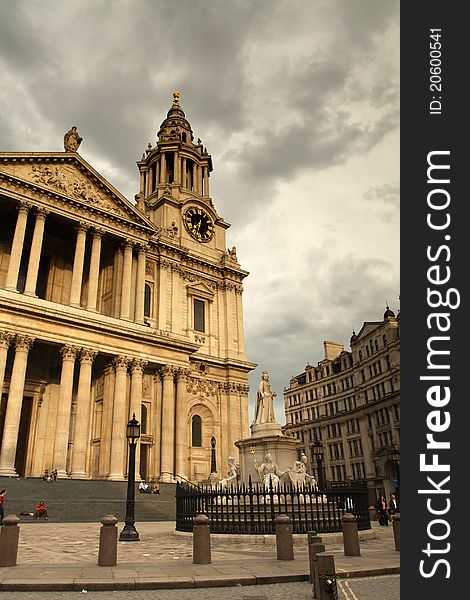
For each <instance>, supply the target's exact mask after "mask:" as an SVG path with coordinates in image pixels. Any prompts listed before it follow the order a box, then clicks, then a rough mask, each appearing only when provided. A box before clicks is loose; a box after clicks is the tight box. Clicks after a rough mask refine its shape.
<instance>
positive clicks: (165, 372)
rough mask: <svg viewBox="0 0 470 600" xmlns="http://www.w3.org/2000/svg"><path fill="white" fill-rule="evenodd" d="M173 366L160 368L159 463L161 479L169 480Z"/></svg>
mask: <svg viewBox="0 0 470 600" xmlns="http://www.w3.org/2000/svg"><path fill="white" fill-rule="evenodd" d="M174 372H175V370H174V368H173V367H170V366H169V365H166V366H165V367H163V368H162V369H161V370H160V376H161V378H162V381H163V392H162V439H161V448H162V456H161V465H162V473H163V481H171V475H169V473H174V466H175V465H174V463H175V395H174V385H173V376H174Z"/></svg>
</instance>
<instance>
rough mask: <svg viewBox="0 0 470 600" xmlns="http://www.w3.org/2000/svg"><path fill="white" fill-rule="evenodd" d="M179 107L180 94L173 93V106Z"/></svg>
mask: <svg viewBox="0 0 470 600" xmlns="http://www.w3.org/2000/svg"><path fill="white" fill-rule="evenodd" d="M179 105H180V93H179V92H173V106H179Z"/></svg>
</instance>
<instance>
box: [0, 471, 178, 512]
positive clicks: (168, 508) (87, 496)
mask: <svg viewBox="0 0 470 600" xmlns="http://www.w3.org/2000/svg"><path fill="white" fill-rule="evenodd" d="M3 488H6V490H7V493H6V497H5V504H4V509H5V515H8V514H16V515H18V516H20V513H21V512H34V509H35V507H36V504H37V503H38V502H39V500H44V501H45V502H46V505H47V508H48V513H49V521H50V522H55V523H86V522H91V521H94V522H98V523H99V522H100V520H101V518H102V517H103V516H104V515H108V514H112V515H115V516H116V517H117V519H118V520H119V521H123V520H124V517H125V513H126V496H127V481H87V480H73V479H61V480H59V481H58V482H56V483H52V482H50V483H48V482H46V481H42V479H37V478H33V477H27V478H22V479H19V478H14V477H0V489H3ZM175 489H176V485H174V484H171V483H162V484H160V493H159V494H141V493H139V491H138V483H136V485H135V520H136V522H138V521H174V520H175V512H176V500H175ZM20 519H21V520H22V521H23V522H30V521H31V522H34V519H33V518H31V517H28V516H20Z"/></svg>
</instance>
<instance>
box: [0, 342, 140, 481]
mask: <svg viewBox="0 0 470 600" xmlns="http://www.w3.org/2000/svg"><path fill="white" fill-rule="evenodd" d="M34 341H35V339H34V338H33V337H31V336H28V335H24V334H15V333H12V332H0V390H2V389H3V382H4V376H5V366H6V361H7V353H8V349H9V347H10V346H12V347H13V348H14V359H13V366H12V372H11V380H10V388H9V393H8V400H7V406H6V413H5V420H4V427H3V440H2V445H1V452H0V475H3V476H15V475H16V474H17V473H16V470H15V456H16V450H17V444H18V434H19V427H20V416H21V408H22V404H23V394H24V388H25V381H26V369H27V363H28V354H29V350H30V349H31V347H32V345H33V343H34ZM60 355H61V357H62V367H61V375H60V384H59V398H58V405H57V413H56V415H55V435H54V443H53V458H52V463H53V466H54V468H55V469H57V472H58V475H59V477H68V473H67V470H66V467H67V454H68V444H69V434H70V432H69V429H70V414H71V410H72V393H73V381H74V371H75V363H76V362H77V361H78V362H79V376H78V390H77V396H76V413H75V427H74V433H73V451H72V457H71V467H70V476H71V477H73V478H77V479H80V478H88V476H89V474H88V473H87V452H88V448H89V441H90V440H89V425H90V419H91V388H92V366H93V361H94V359H95V358H96V356H97V355H98V352H97V351H96V350H93V349H91V348H80V347H77V346H73V345H64V346H62V347H61V348H60ZM112 365H113V368H114V371H115V381H114V390H113V392H114V393H113V403H112V423H113V425H112V437H111V446H110V454H111V465H110V474H109V478H110V479H119V480H122V479H124V474H125V467H126V465H125V456H126V454H125V452H126V435H125V434H126V424H127V421H128V420H129V418H130V416H131V415H132V413H135V414H136V416H137V418H138V419H139V420H140V414H141V402H142V381H143V373H144V369H145V367H146V365H147V361H146V360H144V359H141V358H134V359H132V358H128V357H122V356H118V357H116V358H115V359H114V360H113V361H112ZM128 368H129V369H130V373H131V395H130V410H129V412H128V411H127V399H126V389H127V384H126V378H127V370H128Z"/></svg>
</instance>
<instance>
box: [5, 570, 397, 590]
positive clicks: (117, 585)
mask: <svg viewBox="0 0 470 600" xmlns="http://www.w3.org/2000/svg"><path fill="white" fill-rule="evenodd" d="M399 573H400V567H377V568H373V569H359V570H356V571H340V572H338V577H339V578H340V579H351V578H356V577H373V576H377V575H395V574H399ZM308 578H309V577H308V574H307V573H290V574H280V575H259V576H257V575H247V576H241V577H223V576H222V577H220V578H219V577H215V578H208V577H207V576H201V577H189V578H187V579H184V578H181V579H173V580H169V579H168V578H166V579H157V578H155V579H152V578H151V577H146V578H140V579H132V578H131V579H129V580H128V581H122V580H116V579H114V580H113V579H108V580H106V579H91V578H90V579H86V578H82V579H71V580H69V581H66V580H63V581H60V580H59V581H58V580H56V581H53V582H51V581H44V582H42V581H34V582H33V581H27V580H23V581H19V580H16V581H15V580H11V581H6V582H3V581H1V570H0V592H19V591H22V592H52V591H54V592H68V591H74V592H77V591H78V592H79V591H82V590H87V591H118V590H163V589H166V590H169V589H195V588H210V587H233V586H237V585H242V586H245V585H265V584H272V583H291V582H295V581H308Z"/></svg>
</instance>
